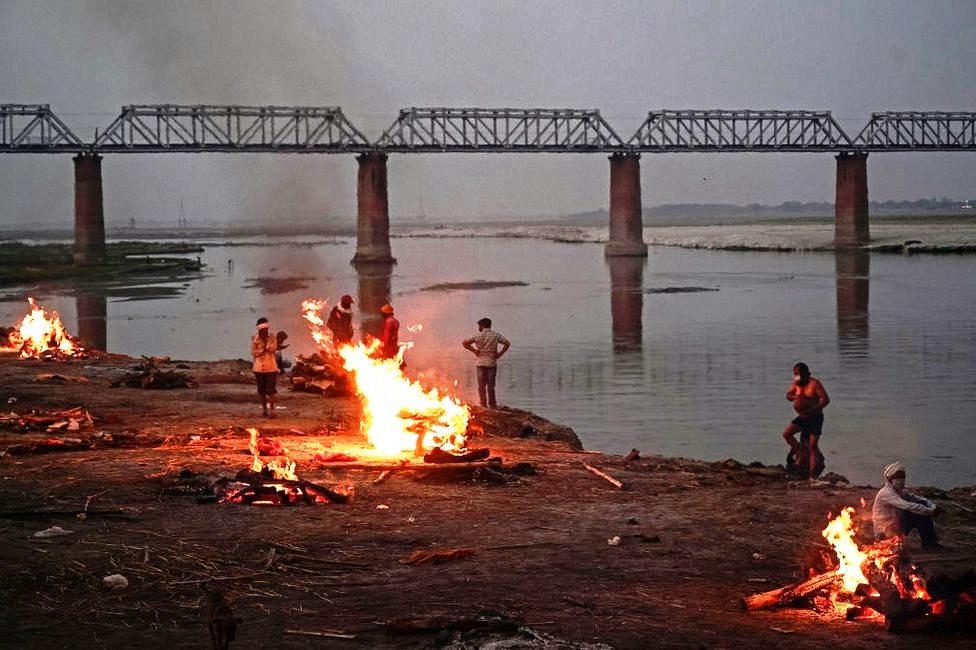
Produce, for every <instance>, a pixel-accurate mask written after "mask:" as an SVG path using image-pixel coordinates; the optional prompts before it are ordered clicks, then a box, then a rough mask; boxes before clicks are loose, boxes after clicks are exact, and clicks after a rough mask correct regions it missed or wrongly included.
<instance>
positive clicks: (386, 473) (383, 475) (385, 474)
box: [373, 469, 393, 485]
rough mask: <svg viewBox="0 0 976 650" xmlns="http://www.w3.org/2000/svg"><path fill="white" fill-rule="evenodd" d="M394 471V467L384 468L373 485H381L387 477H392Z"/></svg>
mask: <svg viewBox="0 0 976 650" xmlns="http://www.w3.org/2000/svg"><path fill="white" fill-rule="evenodd" d="M392 473H393V470H392V469H384V470H383V471H382V472H380V475H379V476H377V477H376V478H375V479H374V480H373V485H379V484H380V483H382V482H383V481H385V480H386V479H388V478H390V474H392Z"/></svg>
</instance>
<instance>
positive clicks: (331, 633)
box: [285, 630, 356, 639]
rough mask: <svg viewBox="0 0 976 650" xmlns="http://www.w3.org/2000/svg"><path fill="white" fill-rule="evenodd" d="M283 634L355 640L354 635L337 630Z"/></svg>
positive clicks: (301, 631) (290, 631) (295, 631)
mask: <svg viewBox="0 0 976 650" xmlns="http://www.w3.org/2000/svg"><path fill="white" fill-rule="evenodd" d="M285 634H301V635H303V636H324V637H328V638H330V639H355V638H356V635H355V634H348V633H346V632H340V631H338V630H329V631H322V632H319V631H317V630H285Z"/></svg>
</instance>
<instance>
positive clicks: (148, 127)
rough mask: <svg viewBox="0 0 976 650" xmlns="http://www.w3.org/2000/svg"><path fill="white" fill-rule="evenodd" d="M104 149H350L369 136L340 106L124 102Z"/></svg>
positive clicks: (99, 141) (364, 146) (101, 142)
mask: <svg viewBox="0 0 976 650" xmlns="http://www.w3.org/2000/svg"><path fill="white" fill-rule="evenodd" d="M94 149H95V150H96V151H99V152H122V153H124V152H148V153H158V152H183V153H197V152H208V151H214V152H238V151H252V152H269V153H348V152H355V151H366V150H369V149H371V144H370V142H369V140H368V139H367V138H366V136H364V135H363V134H362V132H360V131H359V129H357V128H356V127H355V126H354V125H353V124H352V123H351V122H350V121H349V120H348V119H347V118H346V116H345V115H344V114H343V112H342V109H341V108H339V107H335V106H329V107H321V106H208V105H196V106H179V105H172V104H150V105H133V106H125V107H123V109H122V113H121V114H120V115H119V116H118V117H117V118H116V119H115V121H113V122H112V124H111V125H110V126H109V127H108V128H107V129H105V131H103V132H102V133H101V134H100V135H99V136H98V137H97V138H96V140H95V142H94Z"/></svg>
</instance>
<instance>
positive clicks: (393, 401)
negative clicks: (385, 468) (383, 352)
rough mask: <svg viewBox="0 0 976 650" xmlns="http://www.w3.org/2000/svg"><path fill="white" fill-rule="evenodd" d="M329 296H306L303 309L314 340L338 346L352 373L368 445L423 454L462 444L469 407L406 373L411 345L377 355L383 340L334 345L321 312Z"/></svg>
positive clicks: (455, 448) (397, 452)
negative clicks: (388, 355) (406, 356)
mask: <svg viewBox="0 0 976 650" xmlns="http://www.w3.org/2000/svg"><path fill="white" fill-rule="evenodd" d="M327 306H328V303H327V302H326V301H325V300H312V299H310V300H305V301H304V302H303V303H302V311H303V312H304V314H305V320H306V321H308V324H309V327H310V329H311V331H312V338H313V339H314V340H315V342H316V343H317V344H318V345H319V346H321V347H323V348H324V349H326V351H329V350H334V351H335V353H337V354H338V355H339V357H340V358H341V359H342V367H343V368H344V369H345V370H346V371H347V372H349V373H350V374H351V376H352V378H353V381H354V382H355V387H356V392H357V393H358V394H359V395H360V397H361V398H362V401H363V416H362V421H361V428H362V431H363V433H364V434H365V435H366V438H367V440H368V441H369V443H370V445H372V446H373V448H374V449H375V450H376V452H377V453H379V454H383V455H400V454H402V453H403V452H415V453H418V452H420V453H422V452H423V451H428V450H430V449H433V448H435V447H440V448H442V449H445V450H447V451H459V450H461V449H463V448H464V440H465V432H466V431H467V426H468V419H469V418H470V417H471V411H470V409H469V408H468V407H467V406H466V405H465V404H463V403H462V402H461V401H460V400H458V399H457V398H455V397H452V396H450V395H448V394H446V393H444V392H443V391H441V390H438V389H437V388H425V387H424V386H423V385H421V384H420V382H418V381H413V380H411V379H409V378H408V377H407V376H406V375H404V374H403V371H402V370H401V368H400V366H401V362H402V360H403V359H402V357H403V352H404V350H405V349H406V348H407V347H409V344H401V349H400V353H399V354H398V355H397V356H396V357H395V358H393V359H382V358H377V357H376V356H375V353H376V351H377V349H378V348H379V341H377V340H372V341H370V342H368V343H354V344H348V345H341V346H339V347H338V348H336V346H335V341H334V340H333V338H332V336H331V333H330V332H329V331H328V330H327V329H326V328H325V327H324V321H323V320H322V317H321V315H320V312H321V311H322V310H324V309H325V308H326V307H327Z"/></svg>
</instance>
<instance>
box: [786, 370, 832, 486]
mask: <svg viewBox="0 0 976 650" xmlns="http://www.w3.org/2000/svg"><path fill="white" fill-rule="evenodd" d="M786 399H788V400H789V401H791V402H793V410H794V411H796V417H795V418H793V421H792V422H790V423H789V424H788V425H786V429H785V430H784V431H783V439H784V440H786V443H787V444H788V445H789V446H790V450H791V451H792V452H793V456H794V458H795V459H796V464H797V466H798V467H800V468H806V473H807V478H813V477H814V476H817V474H818V473H819V471H818V470H822V469H823V467H822V466H820V465H821V462H820V461H821V460H822V458H823V456H822V455H821V453H820V446H819V442H820V435H821V434H822V433H823V422H824V415H823V410H824V407H826V406H827V405H828V404H830V397H829V396H828V395H827V390H826V389H825V388H824V386H823V384H822V383H821V382H820V380H819V379H817V378H816V377H814V376H813V375H811V374H810V368H809V367H808V366H807V364H805V363H803V362H802V361H801V362H799V363H797V364H796V365H795V366H793V383H792V384H791V385H790V389H789V390H788V391H786ZM797 433H799V434H800V441H799V442H797V441H796V438H794V436H795V435H796V434H797Z"/></svg>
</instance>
